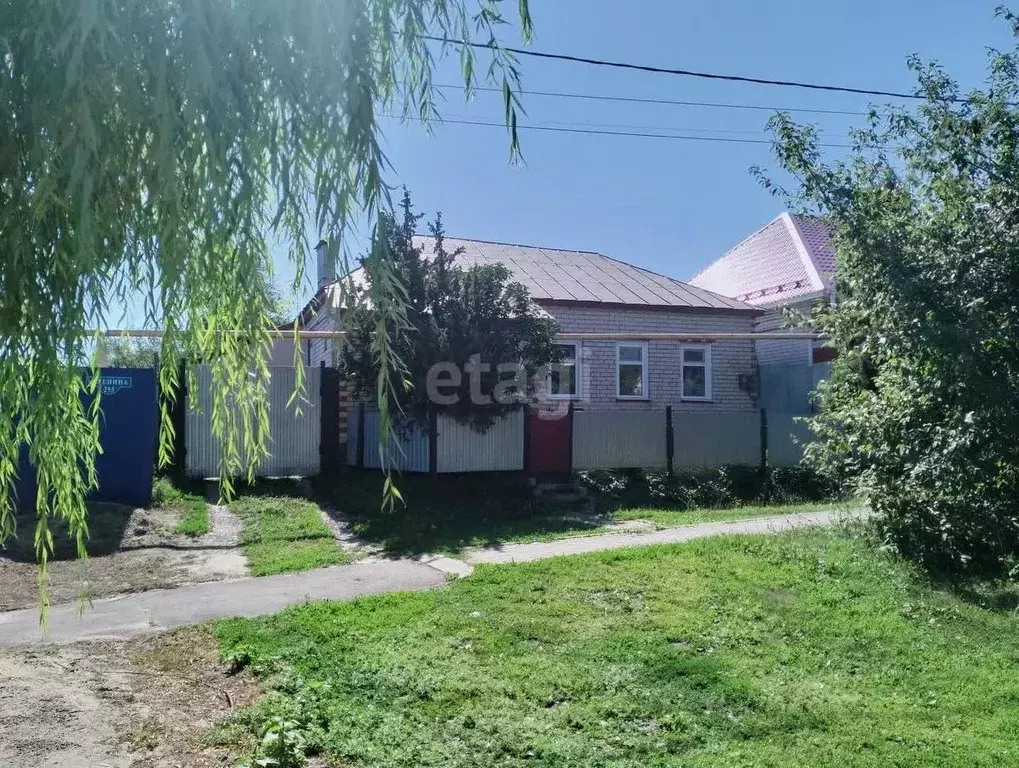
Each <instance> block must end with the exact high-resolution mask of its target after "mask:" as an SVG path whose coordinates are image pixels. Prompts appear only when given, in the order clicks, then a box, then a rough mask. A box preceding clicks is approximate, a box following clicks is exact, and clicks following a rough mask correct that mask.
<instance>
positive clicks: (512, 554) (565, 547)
mask: <svg viewBox="0 0 1019 768" xmlns="http://www.w3.org/2000/svg"><path fill="white" fill-rule="evenodd" d="M864 514H867V513H866V512H865V511H863V510H856V511H853V512H835V511H832V512H804V513H801V514H796V515H783V516H780V517H758V518H755V519H752V520H738V521H732V522H727V523H698V524H695V525H684V526H680V527H677V528H663V529H662V530H658V531H654V532H653V533H603V534H592V535H590V536H577V537H574V538H571V539H557V540H556V541H535V542H532V543H528V544H503V545H501V546H496V547H487V548H485V549H467V550H465V551H464V557H463V559H464V560H465V561H466V562H468V563H470V564H471V565H480V564H481V563H493V564H499V563H527V562H530V561H532V560H546V559H548V558H550V557H559V556H560V555H580V554H583V553H585V552H601V551H602V550H606V549H619V548H621V547H635V546H643V545H647V544H672V543H675V542H679V541H690V539H703V538H705V537H706V536H724V535H727V534H734V533H777V532H779V531H789V530H792V529H793V528H805V527H808V526H811V525H826V524H828V523H833V522H836V521H838V520H843V519H847V518H849V517H860V516H861V515H864Z"/></svg>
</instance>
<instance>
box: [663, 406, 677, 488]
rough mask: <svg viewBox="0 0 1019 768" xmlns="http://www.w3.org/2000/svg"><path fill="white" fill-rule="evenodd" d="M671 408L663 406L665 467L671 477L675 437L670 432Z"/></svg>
mask: <svg viewBox="0 0 1019 768" xmlns="http://www.w3.org/2000/svg"><path fill="white" fill-rule="evenodd" d="M672 429H673V427H672V406H671V405H667V406H665V466H666V468H667V469H668V472H669V475H670V476H671V475H672V460H673V457H674V456H675V450H676V444H675V435H674V434H673V431H672Z"/></svg>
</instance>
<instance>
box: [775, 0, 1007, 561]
mask: <svg viewBox="0 0 1019 768" xmlns="http://www.w3.org/2000/svg"><path fill="white" fill-rule="evenodd" d="M1003 15H1005V16H1006V17H1007V19H1008V21H1009V22H1010V23H1012V24H1013V25H1014V27H1015V30H1016V32H1017V34H1019V25H1017V24H1016V18H1015V17H1013V16H1011V15H1010V14H1007V13H1004V14H1003ZM910 67H911V68H912V69H913V70H914V71H915V72H916V74H917V76H918V81H919V87H918V91H917V92H918V94H919V95H921V96H922V97H923V98H924V100H923V101H922V102H921V103H920V104H919V106H918V107H916V108H915V109H885V110H880V111H875V112H874V113H873V114H872V116H871V119H870V121H869V124H868V125H867V126H865V127H864V128H863V129H861V130H859V131H856V132H855V133H854V144H855V149H854V151H853V152H852V153H851V157H850V159H848V160H845V161H841V162H825V161H824V159H823V158H822V156H821V152H820V148H819V146H818V143H817V133H816V131H815V130H814V129H813V128H811V127H809V126H797V125H795V124H794V123H793V122H792V121H791V120H790V119H789V117H788V116H785V115H780V116H778V117H776V118H775V120H774V121H773V125H774V128H775V130H776V132H777V140H776V147H777V151H778V156H779V159H780V160H781V164H782V166H783V167H784V168H785V169H786V170H787V171H789V172H791V173H792V174H793V175H795V176H796V177H797V178H798V180H799V182H800V183H801V188H800V195H799V200H800V201H801V202H802V203H805V204H806V205H807V206H808V207H809V209H810V210H812V211H815V212H819V213H821V214H822V215H824V216H825V217H826V218H827V219H828V220H829V221H830V222H831V224H832V226H833V228H834V232H835V235H834V237H835V244H836V247H837V258H838V279H837V293H838V304H837V307H836V308H835V309H834V310H833V311H831V312H829V313H827V314H825V315H823V316H822V317H821V318H819V322H820V324H821V327H822V328H823V330H824V331H825V332H826V333H827V334H828V336H829V339H830V342H829V343H831V344H833V345H834V346H835V348H836V349H837V350H838V358H837V360H836V361H835V363H834V368H833V373H832V377H831V380H830V381H829V382H828V383H827V385H826V386H824V387H823V388H822V392H821V413H820V415H818V416H817V417H816V418H815V419H814V420H813V428H814V430H815V431H816V432H817V434H818V435H819V436H820V438H821V440H820V441H818V442H816V443H815V444H814V445H812V446H811V448H810V453H811V456H812V459H813V460H814V461H815V462H817V463H818V464H819V465H821V466H822V467H825V468H827V469H828V470H830V471H832V472H835V473H838V474H840V475H842V476H844V477H847V478H853V479H854V480H855V482H857V483H858V484H859V486H860V489H861V490H862V491H863V492H865V493H866V494H868V495H869V497H870V500H871V504H872V506H873V508H874V509H875V511H877V512H879V513H881V515H882V518H881V520H880V525H881V526H883V529H884V532H885V534H886V536H887V539H888V541H889V543H890V544H891V545H892V546H894V547H895V548H896V549H897V550H898V551H900V552H902V553H904V554H906V555H908V556H909V557H911V558H913V559H915V560H917V561H919V562H921V563H923V564H924V565H926V566H928V567H930V568H934V569H951V570H960V569H961V570H970V569H971V570H979V571H994V570H998V569H1001V568H1004V567H1006V566H1008V565H1009V564H1010V563H1012V562H1014V561H1015V558H1016V556H1017V555H1019V302H1017V300H1016V297H1017V296H1019V110H1017V106H1016V105H1017V104H1019V48H1017V49H1014V50H1012V51H1010V52H992V53H991V54H990V58H989V67H988V83H987V87H986V89H984V90H979V91H974V92H971V93H969V94H963V93H961V92H960V90H959V87H958V86H957V84H956V83H955V82H954V81H953V80H952V79H951V78H950V77H949V76H948V75H946V74H945V73H944V72H943V71H942V70H941V69H940V68H939V67H938V66H936V65H934V64H927V63H922V62H921V61H919V60H917V59H912V60H911V61H910Z"/></svg>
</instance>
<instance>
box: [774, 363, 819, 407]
mask: <svg viewBox="0 0 1019 768" xmlns="http://www.w3.org/2000/svg"><path fill="white" fill-rule="evenodd" d="M760 375H761V407H762V408H764V409H765V410H766V411H768V412H769V413H771V412H775V413H793V414H800V415H804V416H805V415H807V414H810V413H813V412H814V405H813V402H812V399H811V395H812V393H813V391H814V390H815V389H816V388H817V385H818V383H819V382H821V381H824V380H825V379H827V378H829V377H830V376H831V363H818V364H816V365H793V364H770V365H762V366H760Z"/></svg>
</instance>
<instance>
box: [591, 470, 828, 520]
mask: <svg viewBox="0 0 1019 768" xmlns="http://www.w3.org/2000/svg"><path fill="white" fill-rule="evenodd" d="M578 477H579V479H580V482H581V484H583V485H584V486H586V487H587V488H589V489H590V490H591V491H593V492H594V493H595V495H596V497H598V498H599V499H600V500H601V502H602V503H605V504H608V505H610V506H632V507H637V506H657V507H668V508H670V509H698V508H704V507H715V508H719V507H737V506H744V505H747V504H769V503H793V502H798V501H826V500H829V499H835V498H838V497H839V496H840V495H841V494H840V491H839V486H838V485H837V484H836V483H834V482H833V481H831V480H830V479H828V478H827V477H826V476H824V475H821V474H820V473H818V472H816V471H814V470H812V469H808V468H802V467H797V468H784V467H776V468H769V469H767V470H764V471H762V470H761V469H759V468H758V467H749V466H742V465H732V466H727V467H721V468H719V469H699V470H697V469H689V470H679V471H676V472H674V473H673V474H672V475H669V474H668V473H667V472H664V471H661V470H618V471H605V470H597V471H592V472H580V473H578Z"/></svg>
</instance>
